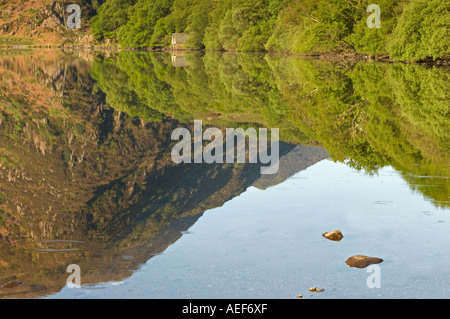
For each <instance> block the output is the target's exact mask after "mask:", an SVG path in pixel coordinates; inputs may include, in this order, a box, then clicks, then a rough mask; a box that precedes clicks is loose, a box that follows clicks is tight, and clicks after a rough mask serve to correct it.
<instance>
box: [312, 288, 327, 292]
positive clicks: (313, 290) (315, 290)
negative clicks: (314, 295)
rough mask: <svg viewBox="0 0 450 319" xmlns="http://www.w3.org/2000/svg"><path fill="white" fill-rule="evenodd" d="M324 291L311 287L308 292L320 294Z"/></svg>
mask: <svg viewBox="0 0 450 319" xmlns="http://www.w3.org/2000/svg"><path fill="white" fill-rule="evenodd" d="M324 290H325V289H321V288H317V287H311V288H309V291H311V292H321V291H324Z"/></svg>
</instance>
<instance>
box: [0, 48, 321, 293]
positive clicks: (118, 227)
mask: <svg viewBox="0 0 450 319" xmlns="http://www.w3.org/2000/svg"><path fill="white" fill-rule="evenodd" d="M0 67H1V68H2V75H3V77H4V78H8V79H9V82H7V81H5V82H2V88H1V102H2V103H1V107H0V116H1V117H0V118H1V126H0V150H1V155H0V165H1V167H0V188H1V193H0V204H1V206H0V212H1V216H0V236H1V237H0V269H1V272H0V285H1V284H4V283H6V282H8V281H13V280H16V281H18V282H22V283H24V285H21V286H18V287H15V288H9V289H6V290H5V289H0V291H1V294H0V296H1V295H3V296H12V297H30V296H39V295H44V294H48V293H51V292H54V291H57V290H59V289H61V287H63V286H64V284H65V280H66V278H67V276H68V273H66V267H67V266H68V265H69V264H74V263H75V264H78V265H80V267H81V269H83V284H87V283H94V282H101V281H111V280H121V279H122V278H124V277H127V276H129V275H130V272H131V271H133V270H135V269H137V268H138V267H139V265H140V264H142V263H143V262H145V261H146V260H148V258H150V257H151V256H152V254H157V253H161V252H163V251H164V250H165V248H166V247H167V246H168V245H170V244H171V243H173V242H174V241H176V240H177V239H178V238H179V237H180V236H181V231H184V230H187V229H188V228H189V227H190V226H191V225H192V224H193V223H194V222H195V221H196V220H197V219H198V218H199V217H200V216H201V214H202V213H203V212H204V211H205V210H207V209H210V208H214V207H218V206H221V205H223V204H224V203H225V202H226V201H228V200H230V199H232V198H233V197H235V196H237V195H239V194H240V193H242V192H243V191H245V189H247V188H248V187H249V186H251V185H252V184H254V183H255V181H257V180H258V179H259V178H260V167H259V165H257V164H243V165H233V164H217V165H207V164H200V165H174V164H173V162H172V160H171V158H170V151H171V147H172V145H173V143H172V142H171V141H170V134H171V132H172V131H173V129H174V128H175V127H177V125H179V124H178V122H177V121H175V120H164V121H160V122H154V123H145V122H144V121H142V120H140V119H138V118H133V117H130V116H128V115H127V114H125V113H123V112H120V111H117V110H114V109H112V108H109V107H108V105H107V104H105V100H104V94H103V93H102V92H101V91H99V90H98V89H97V88H96V83H95V82H94V81H92V79H91V78H90V77H89V75H88V73H87V72H86V71H88V70H89V64H87V63H85V62H83V61H80V60H75V61H71V60H69V59H67V58H66V60H63V62H61V60H60V59H55V64H54V65H52V64H51V59H50V60H49V59H47V58H37V57H35V56H30V57H17V58H5V59H2V60H1V61H0ZM18 86H20V89H19V88H18ZM36 92H39V95H38V97H37V96H36V95H35V93H36ZM293 148H294V145H292V144H287V143H281V145H280V155H281V156H282V159H281V162H280V171H281V172H283V173H282V175H283V176H282V178H280V180H282V179H285V178H286V177H287V176H289V175H290V174H293V173H295V172H296V170H297V168H296V167H294V168H290V167H289V163H288V162H287V161H284V160H283V158H284V155H286V154H288V153H289V152H290V151H291V150H293ZM327 156H328V155H327V154H326V152H324V151H323V149H321V148H314V149H311V150H309V152H308V156H307V163H306V162H305V165H304V166H302V167H303V168H304V167H306V166H308V165H311V164H313V163H315V162H317V161H319V160H321V159H323V158H325V157H327ZM290 160H292V159H290Z"/></svg>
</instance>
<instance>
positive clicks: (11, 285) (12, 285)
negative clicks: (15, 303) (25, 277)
mask: <svg viewBox="0 0 450 319" xmlns="http://www.w3.org/2000/svg"><path fill="white" fill-rule="evenodd" d="M22 285H23V283H21V282H18V281H10V282H8V283H6V284H4V285H3V286H1V287H0V288H16V287H18V286H22Z"/></svg>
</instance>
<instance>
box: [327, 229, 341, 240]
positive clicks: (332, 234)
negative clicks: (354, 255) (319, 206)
mask: <svg viewBox="0 0 450 319" xmlns="http://www.w3.org/2000/svg"><path fill="white" fill-rule="evenodd" d="M322 236H323V237H325V238H326V239H329V240H333V241H340V240H341V239H342V238H343V237H344V236H343V235H342V233H341V231H340V230H339V229H336V230H332V231H329V232H326V233H323V234H322Z"/></svg>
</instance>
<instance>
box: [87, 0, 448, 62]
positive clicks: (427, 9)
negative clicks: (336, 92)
mask: <svg viewBox="0 0 450 319" xmlns="http://www.w3.org/2000/svg"><path fill="white" fill-rule="evenodd" d="M371 3H372V2H370V1H368V0H362V1H355V0H153V1H147V0H126V1H123V0H107V1H106V2H105V3H104V4H103V5H102V6H100V7H99V9H98V10H97V15H96V16H94V18H93V19H92V29H93V31H94V34H95V35H96V36H97V37H98V38H114V39H117V40H118V41H119V42H120V44H121V45H122V46H126V47H146V46H167V45H168V44H169V43H170V35H171V33H173V32H187V33H189V34H190V35H191V37H190V39H189V40H188V43H187V47H188V48H191V49H207V50H240V51H266V50H267V51H284V52H292V53H322V52H330V51H333V52H336V51H339V52H340V51H343V50H345V51H352V52H357V53H362V54H389V55H390V56H392V57H393V58H396V59H421V58H424V57H433V58H439V57H444V56H445V55H446V54H447V55H448V53H449V43H450V34H449V32H448V27H449V22H448V19H449V9H448V8H449V7H450V2H449V0H379V1H377V2H376V3H377V4H378V5H379V6H380V8H381V28H374V29H369V28H368V27H367V25H366V20H367V17H368V14H367V13H366V9H367V7H368V5H369V4H371Z"/></svg>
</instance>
